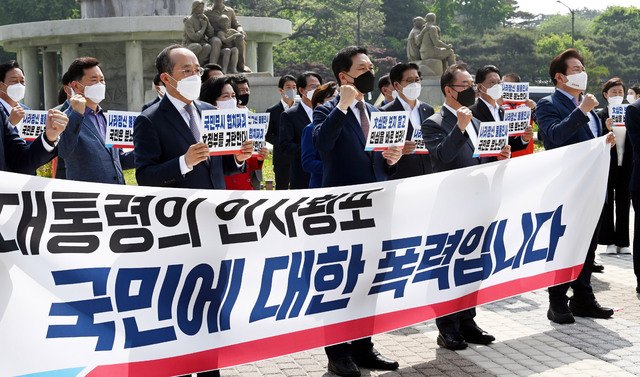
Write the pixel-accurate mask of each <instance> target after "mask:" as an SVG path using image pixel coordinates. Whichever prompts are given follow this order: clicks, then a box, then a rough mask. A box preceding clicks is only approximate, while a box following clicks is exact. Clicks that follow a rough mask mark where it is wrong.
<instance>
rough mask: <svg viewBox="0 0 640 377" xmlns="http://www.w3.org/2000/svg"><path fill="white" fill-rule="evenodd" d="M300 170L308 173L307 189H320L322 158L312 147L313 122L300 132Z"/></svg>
mask: <svg viewBox="0 0 640 377" xmlns="http://www.w3.org/2000/svg"><path fill="white" fill-rule="evenodd" d="M301 155H302V168H303V169H304V171H306V172H307V173H309V176H310V177H309V188H318V187H322V157H320V152H318V150H317V149H316V147H315V146H314V145H313V122H312V123H309V125H308V126H306V127H305V128H304V130H302V152H301Z"/></svg>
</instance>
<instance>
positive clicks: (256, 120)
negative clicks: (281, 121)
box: [247, 112, 271, 155]
mask: <svg viewBox="0 0 640 377" xmlns="http://www.w3.org/2000/svg"><path fill="white" fill-rule="evenodd" d="M270 116H271V114H269V113H252V112H249V113H248V114H247V127H248V128H249V140H252V141H253V154H254V155H259V154H260V153H259V152H260V149H262V148H263V147H264V146H265V145H266V144H267V141H266V139H265V136H266V133H267V128H268V127H269V117H270Z"/></svg>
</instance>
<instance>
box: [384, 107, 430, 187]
mask: <svg viewBox="0 0 640 377" xmlns="http://www.w3.org/2000/svg"><path fill="white" fill-rule="evenodd" d="M418 106H419V110H418V111H419V113H420V124H416V125H415V126H416V127H420V126H421V124H422V122H424V121H425V120H426V119H427V118H429V117H430V116H431V115H433V107H432V106H431V105H428V104H426V103H424V102H418ZM380 110H381V111H404V107H403V106H402V103H401V102H400V99H399V98H396V99H395V100H394V101H393V102H391V103H388V104H386V105H384V106H382V107H381V108H380ZM413 130H414V125H413V124H411V120H409V127H408V129H407V140H411V135H413ZM432 172H433V168H432V167H431V157H429V155H428V154H409V155H403V156H402V157H401V158H400V161H398V171H397V172H396V174H394V175H393V179H402V178H408V177H415V176H418V175H423V174H429V173H432Z"/></svg>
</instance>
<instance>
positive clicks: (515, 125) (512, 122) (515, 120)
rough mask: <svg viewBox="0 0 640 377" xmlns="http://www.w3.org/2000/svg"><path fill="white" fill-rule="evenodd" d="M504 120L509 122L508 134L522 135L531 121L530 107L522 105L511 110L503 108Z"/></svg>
mask: <svg viewBox="0 0 640 377" xmlns="http://www.w3.org/2000/svg"><path fill="white" fill-rule="evenodd" d="M504 121H505V122H509V136H521V135H524V133H525V132H526V130H527V127H529V123H530V122H531V109H530V108H528V107H526V106H522V107H518V108H517V109H513V110H505V111H504Z"/></svg>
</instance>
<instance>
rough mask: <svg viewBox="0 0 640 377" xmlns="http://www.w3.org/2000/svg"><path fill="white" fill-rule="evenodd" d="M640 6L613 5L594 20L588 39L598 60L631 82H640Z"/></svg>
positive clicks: (615, 73) (612, 71)
mask: <svg viewBox="0 0 640 377" xmlns="http://www.w3.org/2000/svg"><path fill="white" fill-rule="evenodd" d="M638 25H640V9H638V8H636V7H627V8H625V7H609V8H607V10H606V11H604V12H603V13H602V14H600V15H599V16H598V17H596V18H595V19H594V20H593V24H592V27H591V30H590V31H591V32H592V33H593V35H592V37H591V38H589V40H588V41H587V42H586V44H587V46H588V47H589V48H590V49H591V50H592V51H593V56H594V59H595V61H596V62H597V63H598V64H599V65H602V66H604V67H607V68H608V70H609V74H610V75H611V76H618V77H620V78H622V79H623V80H624V81H625V82H626V83H627V84H632V83H637V82H640V65H638V62H639V61H640V29H639V28H638Z"/></svg>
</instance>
